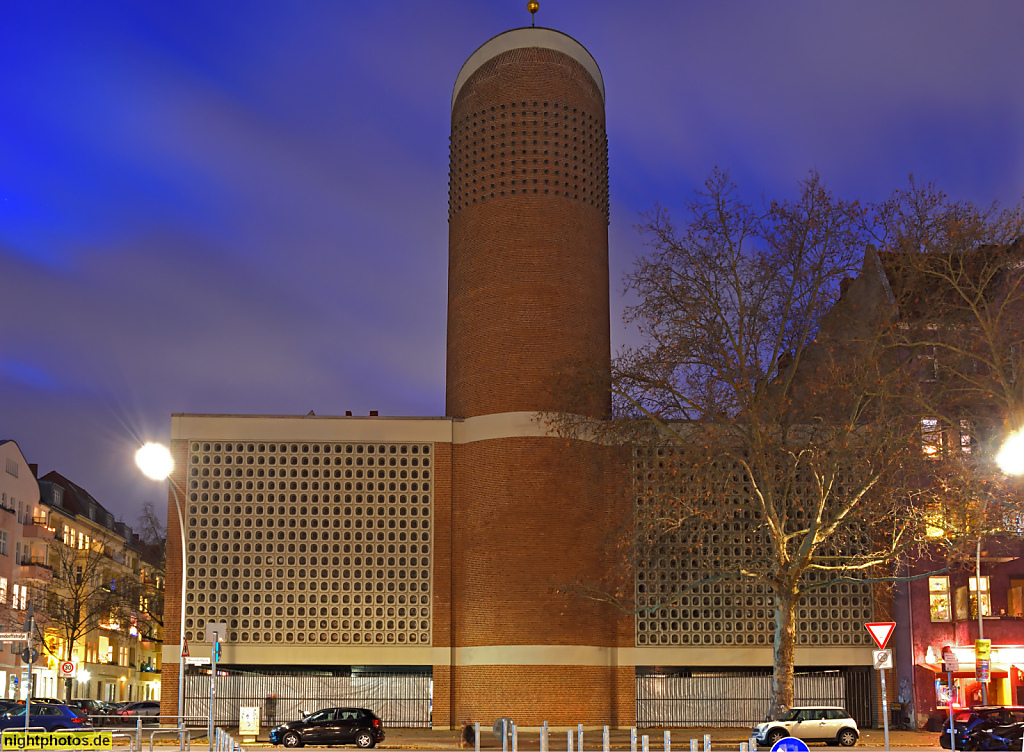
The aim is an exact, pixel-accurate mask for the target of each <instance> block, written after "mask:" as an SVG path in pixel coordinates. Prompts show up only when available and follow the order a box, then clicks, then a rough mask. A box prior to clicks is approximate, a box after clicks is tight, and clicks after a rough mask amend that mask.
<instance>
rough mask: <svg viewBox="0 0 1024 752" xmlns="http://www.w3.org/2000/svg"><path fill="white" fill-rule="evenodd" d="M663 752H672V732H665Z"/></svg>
mask: <svg viewBox="0 0 1024 752" xmlns="http://www.w3.org/2000/svg"><path fill="white" fill-rule="evenodd" d="M665 752H672V732H671V731H666V732H665Z"/></svg>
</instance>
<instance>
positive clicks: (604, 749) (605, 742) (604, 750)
mask: <svg viewBox="0 0 1024 752" xmlns="http://www.w3.org/2000/svg"><path fill="white" fill-rule="evenodd" d="M610 749H611V740H610V739H609V738H608V727H607V726H605V727H604V733H602V734H601V752H608V751H609V750H610Z"/></svg>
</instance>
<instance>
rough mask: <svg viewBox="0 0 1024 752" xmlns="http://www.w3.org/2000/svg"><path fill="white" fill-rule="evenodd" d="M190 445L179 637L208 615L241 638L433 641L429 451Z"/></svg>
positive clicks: (198, 632)
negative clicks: (193, 498)
mask: <svg viewBox="0 0 1024 752" xmlns="http://www.w3.org/2000/svg"><path fill="white" fill-rule="evenodd" d="M195 446H196V445H195V444H193V451H195V452H197V453H196V454H194V455H193V456H191V457H190V463H189V469H190V470H191V469H198V468H201V469H202V470H205V471H208V473H209V474H208V475H205V476H203V475H201V476H200V477H208V478H209V479H210V480H209V481H208V486H207V487H206V488H208V492H207V493H204V494H201V496H200V498H199V499H197V501H200V503H198V504H190V505H189V507H188V518H187V520H186V537H187V539H188V541H189V542H188V545H187V551H188V556H187V559H186V562H187V568H186V604H187V605H186V612H185V613H186V617H187V618H186V619H185V624H184V628H185V636H186V638H187V639H189V640H194V641H196V642H201V641H202V640H203V639H204V634H203V623H204V620H205V619H206V618H209V617H210V616H214V615H216V616H218V617H220V616H225V617H230V629H231V634H232V635H234V637H233V638H232V639H233V641H235V642H240V643H270V644H317V645H319V644H345V643H348V644H353V643H358V644H380V645H384V644H395V645H397V644H430V623H431V617H430V589H431V588H430V582H431V571H432V550H431V549H432V541H431V533H432V530H431V528H432V516H433V515H432V496H431V493H430V491H431V489H430V481H431V471H432V462H431V460H432V449H431V446H430V445H429V444H393V443H389V444H319V443H313V442H309V443H301V444H279V443H271V442H265V443H255V442H254V443H235V442H210V443H209V445H208V446H209V449H208V450H206V451H204V450H203V449H202V448H199V449H195ZM203 446H204V447H205V446H207V445H203ZM250 469H251V470H252V472H251V473H250V472H248V471H249V470H250ZM239 470H245V471H246V472H245V473H237V472H236V471H239ZM239 477H240V478H246V479H249V478H251V480H244V481H236V480H234V479H235V478H239ZM226 479H231V480H226ZM293 479H294V480H293ZM335 479H337V480H335ZM203 502H205V503H203Z"/></svg>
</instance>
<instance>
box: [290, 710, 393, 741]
mask: <svg viewBox="0 0 1024 752" xmlns="http://www.w3.org/2000/svg"><path fill="white" fill-rule="evenodd" d="M382 741H384V724H383V723H381V720H380V718H378V717H377V716H376V715H374V713H373V711H372V710H367V709H366V708H324V709H323V710H318V711H316V712H315V713H313V714H312V715H306V714H305V713H303V717H302V719H301V720H298V721H290V722H288V723H282V724H281V725H280V726H275V727H274V728H272V729H271V730H270V742H271V744H283V745H284V746H286V747H301V746H302V745H304V744H316V745H321V744H355V745H356V746H357V747H360V748H362V749H367V748H369V747H373V746H375V745H377V744H379V743H380V742H382Z"/></svg>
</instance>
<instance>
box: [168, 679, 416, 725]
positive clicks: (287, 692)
mask: <svg viewBox="0 0 1024 752" xmlns="http://www.w3.org/2000/svg"><path fill="white" fill-rule="evenodd" d="M217 673H218V676H217V679H216V688H215V699H214V703H213V708H214V715H213V718H214V722H215V723H217V724H220V725H227V726H231V725H237V723H238V718H239V708H243V707H257V708H259V709H260V723H261V724H262V725H263V726H273V725H276V724H278V723H284V722H285V721H291V720H296V719H298V718H299V717H300V713H301V711H305V712H307V713H311V712H313V711H316V710H319V709H320V708H328V707H334V706H342V707H345V706H348V707H360V708H369V709H370V710H372V711H373V712H374V713H376V714H377V715H378V716H380V718H381V719H382V720H383V721H384V724H385V725H386V726H391V727H392V728H396V727H404V728H429V727H430V691H431V686H430V685H431V670H430V668H426V669H422V670H416V669H409V668H406V669H405V670H404V671H402V672H397V671H368V672H351V673H348V672H336V673H327V672H324V673H315V674H314V673H308V669H307V672H305V673H302V672H300V671H294V672H287V671H273V670H260V669H255V670H251V671H249V670H238V669H233V668H230V667H228V668H222V667H220V666H218V667H217ZM209 708H210V675H209V673H198V672H197V673H192V674H188V675H186V677H185V710H184V714H185V715H186V716H188V717H190V718H199V717H201V718H203V719H206V718H209V715H208V713H209Z"/></svg>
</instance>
